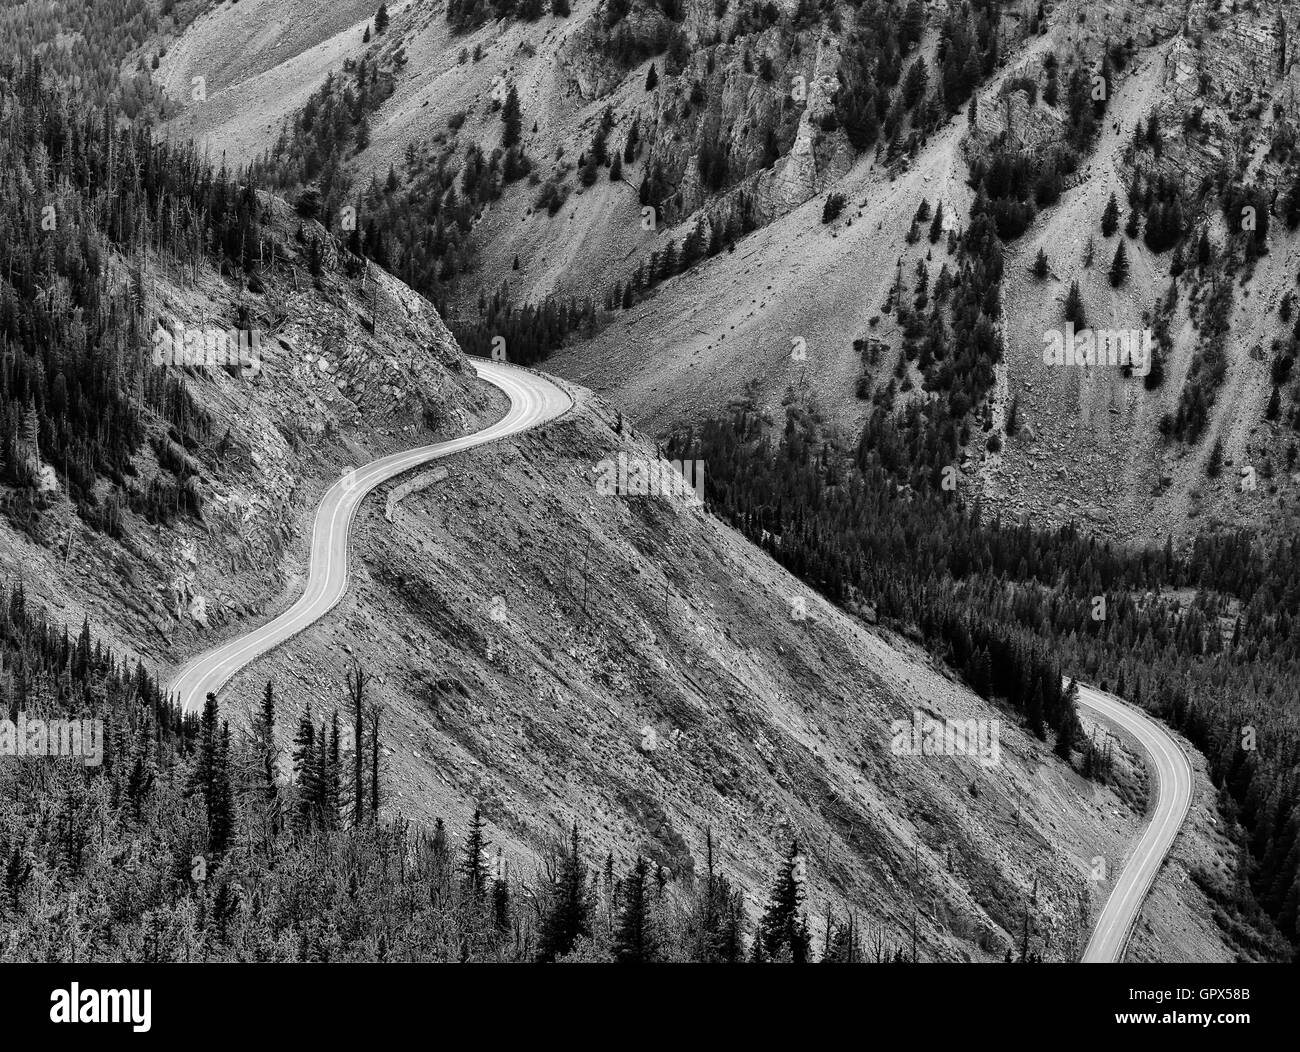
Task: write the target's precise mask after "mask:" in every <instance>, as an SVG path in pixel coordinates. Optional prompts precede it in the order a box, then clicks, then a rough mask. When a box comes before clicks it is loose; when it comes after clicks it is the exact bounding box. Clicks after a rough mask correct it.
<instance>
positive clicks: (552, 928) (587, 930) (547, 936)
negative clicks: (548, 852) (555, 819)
mask: <svg viewBox="0 0 1300 1052" xmlns="http://www.w3.org/2000/svg"><path fill="white" fill-rule="evenodd" d="M583 937H587V938H590V937H591V900H590V898H589V896H588V892H587V867H586V866H585V865H584V864H583V861H582V856H581V855H580V854H579V853H578V826H577V823H576V822H575V823H574V826H573V833H572V835H571V837H570V842H569V848H568V850H567V851H566V852H565V854H564V856H563V858H562V859H561V860H560V867H559V873H558V874H556V879H555V882H554V884H553V886H552V888H551V903H550V908H549V909H548V910H547V912H546V915H545V916H544V917H543V918H542V926H541V932H540V934H539V937H538V947H537V956H538V959H539V960H542V961H554V960H555V959H556V958H557V957H563V956H564V955H565V954H567V953H569V952H570V951H571V950H572V949H573V947H574V944H575V943H577V941H578V939H580V938H583Z"/></svg>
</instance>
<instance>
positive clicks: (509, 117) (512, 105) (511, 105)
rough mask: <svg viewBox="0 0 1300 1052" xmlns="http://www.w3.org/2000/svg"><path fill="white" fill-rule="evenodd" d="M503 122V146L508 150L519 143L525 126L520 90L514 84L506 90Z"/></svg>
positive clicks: (502, 108) (502, 114) (502, 113)
mask: <svg viewBox="0 0 1300 1052" xmlns="http://www.w3.org/2000/svg"><path fill="white" fill-rule="evenodd" d="M501 124H502V129H501V146H502V147H503V148H504V149H507V150H508V149H510V147H512V146H515V145H516V144H518V142H519V139H520V133H521V130H522V128H523V120H522V117H521V115H520V112H519V92H518V91H516V90H515V86H514V85H513V84H511V85H510V90H509V91H507V92H506V101H505V105H504V106H502V107H501Z"/></svg>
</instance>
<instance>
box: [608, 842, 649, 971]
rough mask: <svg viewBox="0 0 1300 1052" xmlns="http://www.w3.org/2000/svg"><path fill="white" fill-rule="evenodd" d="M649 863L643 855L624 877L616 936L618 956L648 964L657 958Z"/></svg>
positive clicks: (616, 957) (615, 949) (623, 961)
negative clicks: (648, 881) (649, 887)
mask: <svg viewBox="0 0 1300 1052" xmlns="http://www.w3.org/2000/svg"><path fill="white" fill-rule="evenodd" d="M649 873H650V865H649V863H648V862H647V861H646V860H645V859H644V858H643V857H642V856H640V855H638V856H637V859H636V862H635V863H634V864H633V866H632V869H631V870H630V871H629V872H628V875H627V877H626V878H625V879H624V881H623V905H622V909H621V910H620V911H619V920H618V931H617V933H616V934H615V937H614V959H615V960H616V961H619V962H620V963H623V964H644V963H646V962H648V961H653V960H654V959H655V953H656V944H655V935H654V931H653V925H652V923H651V919H650V901H649V896H648V894H647V891H648V889H647V887H646V884H647V880H648V877H649Z"/></svg>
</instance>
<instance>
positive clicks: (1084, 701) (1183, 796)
mask: <svg viewBox="0 0 1300 1052" xmlns="http://www.w3.org/2000/svg"><path fill="white" fill-rule="evenodd" d="M471 361H472V362H473V365H474V368H475V369H476V370H477V372H478V375H479V377H480V378H481V379H483V380H485V381H486V382H488V383H490V384H493V385H494V386H496V387H498V388H499V389H500V390H501V391H503V392H504V393H505V395H506V397H507V398H508V399H509V400H510V409H509V411H508V412H507V413H506V415H505V416H504V417H502V418H501V419H500V420H498V421H497V422H496V423H495V424H492V425H491V426H489V427H486V428H484V429H483V430H482V431H476V432H474V433H473V434H470V435H464V436H462V437H460V438H454V439H451V440H449V441H446V442H435V443H433V444H431V445H427V446H420V447H418V448H416V449H410V450H406V451H404V452H401V453H393V454H390V455H388V456H385V457H380V458H379V459H378V460H372V461H371V462H370V463H368V464H365V465H363V466H362V467H359V468H354V469H352V470H350V471H348V472H346V473H344V475H343V477H341V478H340V479H339V480H338V481H337V482H335V483H334V484H333V485H332V486H330V488H329V489H327V490H326V491H325V494H324V496H323V497H322V498H321V501H320V505H319V506H318V507H317V509H316V517H315V521H314V523H313V525H312V537H311V562H310V567H309V570H308V574H307V585H306V587H305V588H304V590H303V593H302V595H300V596H299V597H298V599H297V600H295V601H294V603H293V604H292V605H291V606H290V607H289V608H288V609H287V610H285V611H284V612H283V613H281V614H279V615H278V616H276V617H275V618H273V619H272V620H270V621H268V622H267V623H266V624H264V625H262V626H261V627H260V628H255V629H253V630H252V631H250V632H246V633H244V634H242V635H239V636H237V637H235V638H234V639H231V640H228V641H227V642H225V643H222V644H220V645H219V646H216V647H214V648H213V649H211V650H209V651H207V652H206V653H203V654H200V655H198V656H197V657H195V658H192V659H191V660H190V661H188V662H187V663H186V664H185V665H183V666H182V667H181V668H180V669H179V670H178V671H177V672H176V673H175V675H173V676H172V678H171V681H170V683H169V684H168V690H169V691H170V693H171V694H172V695H173V696H175V697H176V698H177V699H178V701H179V702H180V704H181V705H182V707H183V708H184V710H185V711H193V712H197V711H200V710H201V709H202V706H203V700H204V698H205V697H206V696H207V695H208V694H209V693H212V692H216V691H219V690H220V689H221V688H222V687H223V686H224V685H225V684H226V683H228V682H229V681H230V680H231V679H232V678H233V677H234V676H235V675H236V674H237V673H238V672H240V671H241V670H242V669H244V668H245V667H247V666H248V665H250V664H251V663H252V662H254V661H256V660H257V659H258V658H259V657H261V656H262V655H263V654H266V653H267V652H268V651H270V650H272V649H273V648H275V647H276V646H279V644H281V643H283V642H284V641H285V640H287V639H290V638H291V637H293V636H294V635H296V634H297V633H299V632H301V631H302V630H303V629H304V628H307V627H308V626H309V625H311V624H313V623H315V622H316V621H318V620H320V618H322V617H323V616H325V614H327V613H329V611H330V610H331V609H332V608H333V607H334V606H335V605H336V604H337V603H338V601H339V600H340V599H342V598H343V595H344V593H345V592H346V591H347V586H348V535H349V533H350V531H351V527H352V521H353V519H354V518H355V516H356V512H357V509H358V508H359V507H360V506H361V502H362V501H363V500H364V499H365V497H366V496H367V494H369V493H370V492H371V491H372V490H373V489H375V487H376V486H379V485H381V484H382V483H384V482H387V481H389V480H390V479H392V478H394V477H396V476H397V475H400V474H402V473H403V472H406V471H409V470H411V469H412V468H416V467H419V466H421V465H422V464H427V463H429V462H430V461H433V460H438V459H440V458H442V457H446V456H450V455H451V454H453V453H458V452H461V451H462V450H466V449H472V448H473V447H475V446H480V445H483V444H484V443H487V442H492V441H495V440H496V439H500V438H505V437H507V436H509V435H513V434H517V433H519V432H520V431H526V430H528V429H529V428H533V427H537V426H539V425H540V424H544V423H546V422H547V421H549V420H554V419H555V418H556V417H559V416H562V415H563V414H564V413H566V412H568V411H569V409H570V408H572V404H573V403H572V401H571V400H570V398H569V396H568V394H566V393H565V392H564V391H563V390H562V389H561V388H560V387H559V386H558V385H556V384H554V383H552V382H551V381H549V380H547V379H546V378H545V377H544V376H542V375H540V374H538V373H533V372H529V371H527V370H524V369H519V368H516V367H514V366H510V365H505V364H503V363H500V362H489V361H485V360H482V359H471ZM1079 704H1080V705H1082V706H1084V707H1085V708H1087V709H1089V710H1091V711H1092V712H1093V713H1094V714H1095V715H1097V716H1098V717H1100V718H1101V719H1103V720H1105V721H1106V722H1107V723H1110V724H1112V725H1113V726H1115V727H1117V728H1119V729H1120V730H1121V731H1124V732H1125V733H1126V734H1127V735H1128V736H1130V737H1131V738H1133V739H1135V740H1136V741H1137V743H1138V744H1139V745H1140V746H1141V748H1142V749H1143V750H1144V751H1145V752H1146V753H1147V755H1148V756H1149V757H1150V759H1151V762H1152V766H1153V769H1154V771H1155V775H1156V784H1157V798H1156V806H1155V811H1154V814H1153V815H1152V816H1151V819H1150V822H1149V823H1148V825H1147V827H1146V829H1145V830H1144V831H1143V833H1142V836H1141V837H1140V839H1139V840H1138V843H1137V846H1136V847H1135V849H1134V851H1133V854H1132V857H1131V858H1130V859H1129V860H1128V864H1127V865H1125V867H1124V869H1123V872H1122V873H1121V874H1120V876H1119V879H1118V880H1117V881H1116V882H1115V886H1114V888H1113V889H1112V890H1111V893H1110V897H1109V898H1108V899H1107V900H1106V905H1105V907H1104V908H1103V909H1102V912H1101V915H1100V916H1099V917H1098V918H1097V923H1096V926H1095V928H1094V929H1093V933H1092V938H1091V939H1090V940H1089V942H1088V946H1087V948H1086V949H1085V951H1084V954H1083V960H1084V961H1085V962H1104V961H1118V960H1119V959H1120V958H1121V957H1122V956H1123V953H1124V947H1125V945H1126V943H1127V941H1128V936H1129V932H1130V931H1131V930H1132V928H1133V925H1134V924H1135V923H1136V921H1137V917H1138V913H1139V911H1140V910H1141V908H1142V903H1143V901H1144V900H1145V898H1146V895H1147V892H1148V891H1150V889H1151V885H1152V883H1153V882H1154V881H1155V877H1156V874H1157V873H1158V872H1159V869H1160V865H1161V863H1162V862H1163V861H1164V858H1165V856H1166V855H1167V854H1168V852H1169V850H1170V848H1171V847H1172V846H1173V842H1174V838H1175V837H1176V836H1177V835H1178V830H1179V828H1180V827H1181V826H1182V823H1183V819H1184V818H1185V817H1186V815H1187V811H1188V808H1189V807H1190V805H1191V795H1192V769H1191V765H1190V764H1189V763H1188V761H1187V758H1186V757H1185V756H1184V755H1183V752H1182V749H1181V748H1179V746H1178V744H1177V743H1176V742H1175V741H1174V740H1173V738H1172V737H1170V735H1169V734H1168V732H1167V731H1166V730H1165V729H1164V728H1163V727H1161V726H1160V724H1158V723H1157V722H1156V721H1154V720H1153V719H1151V718H1150V717H1148V716H1147V715H1146V714H1145V713H1143V712H1141V711H1139V710H1138V709H1136V708H1134V707H1133V706H1131V705H1128V704H1126V703H1124V702H1122V701H1120V700H1119V699H1118V698H1115V697H1113V696H1111V695H1109V694H1103V693H1102V692H1101V691H1098V690H1096V689H1095V688H1093V687H1089V686H1086V685H1084V684H1082V683H1081V684H1079Z"/></svg>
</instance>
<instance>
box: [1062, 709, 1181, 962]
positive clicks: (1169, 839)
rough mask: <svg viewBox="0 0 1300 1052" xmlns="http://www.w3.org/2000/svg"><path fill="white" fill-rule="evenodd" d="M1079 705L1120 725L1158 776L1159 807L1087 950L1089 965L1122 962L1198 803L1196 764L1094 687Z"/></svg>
mask: <svg viewBox="0 0 1300 1052" xmlns="http://www.w3.org/2000/svg"><path fill="white" fill-rule="evenodd" d="M1079 704H1080V705H1082V706H1083V707H1084V708H1086V709H1089V710H1091V711H1092V712H1093V713H1094V714H1095V715H1097V716H1099V717H1100V718H1101V719H1103V720H1105V721H1106V722H1107V723H1110V724H1112V725H1113V726H1115V727H1118V728H1119V729H1120V730H1122V731H1124V732H1125V733H1126V734H1127V735H1128V736H1129V737H1130V738H1133V739H1136V741H1137V743H1138V744H1139V745H1140V746H1141V747H1142V749H1143V751H1145V752H1146V754H1147V756H1148V757H1149V758H1150V760H1151V765H1152V768H1153V770H1154V772H1155V776H1156V790H1157V795H1156V806H1155V811H1154V813H1153V814H1152V815H1151V820H1150V822H1149V823H1148V824H1147V827H1146V829H1145V830H1143V832H1142V836H1141V837H1140V838H1139V840H1138V843H1137V847H1135V848H1134V849H1133V854H1132V856H1131V857H1130V858H1129V860H1128V864H1127V865H1125V867H1124V870H1123V872H1122V873H1120V875H1119V879H1118V880H1117V881H1116V882H1115V887H1114V888H1112V889H1111V893H1110V897H1109V898H1108V899H1107V900H1106V905H1105V906H1104V907H1103V908H1102V911H1101V915H1100V916H1099V917H1098V918H1097V923H1096V925H1095V926H1094V927H1093V930H1092V938H1091V939H1089V940H1088V945H1087V948H1086V949H1085V950H1084V951H1083V961H1084V963H1092V964H1095V963H1104V962H1110V961H1119V960H1120V959H1121V958H1122V957H1123V956H1124V947H1125V945H1126V944H1127V942H1128V936H1129V932H1130V931H1132V930H1133V925H1134V924H1136V923H1137V918H1138V913H1139V912H1140V911H1141V909H1142V903H1143V901H1144V900H1145V899H1146V896H1147V892H1148V891H1150V890H1151V885H1152V884H1153V883H1154V882H1155V879H1156V874H1157V873H1158V872H1159V871H1160V864H1161V863H1162V862H1163V861H1164V859H1165V856H1166V855H1167V854H1168V853H1169V850H1170V848H1172V847H1173V843H1174V838H1175V837H1176V836H1178V830H1179V829H1180V828H1181V827H1182V824H1183V819H1184V818H1186V817H1187V810H1188V808H1189V807H1190V806H1191V803H1192V765H1191V764H1190V763H1188V762H1187V757H1186V756H1185V755H1184V754H1183V750H1182V749H1181V748H1180V747H1179V745H1178V743H1177V742H1176V741H1174V739H1173V738H1172V737H1171V736H1170V734H1169V732H1168V731H1166V730H1165V729H1164V728H1163V727H1162V726H1160V724H1159V723H1157V722H1156V721H1155V720H1153V719H1151V717H1150V716H1148V715H1146V713H1144V712H1142V711H1141V710H1139V709H1137V708H1136V707H1134V706H1132V705H1129V704H1127V703H1125V702H1123V701H1120V700H1119V699H1118V698H1116V697H1114V696H1112V695H1110V694H1103V693H1102V692H1101V691H1099V690H1097V689H1096V688H1094V687H1089V686H1086V685H1084V684H1082V683H1080V684H1079Z"/></svg>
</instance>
